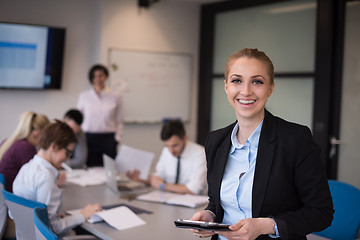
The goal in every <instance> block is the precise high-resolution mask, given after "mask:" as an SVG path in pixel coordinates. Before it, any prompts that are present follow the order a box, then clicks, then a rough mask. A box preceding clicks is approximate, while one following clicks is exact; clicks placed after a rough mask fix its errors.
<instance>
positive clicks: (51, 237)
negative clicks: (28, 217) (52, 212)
mask: <svg viewBox="0 0 360 240" xmlns="http://www.w3.org/2000/svg"><path fill="white" fill-rule="evenodd" d="M33 214H34V223H35V236H36V240H58V237H57V236H56V235H55V233H53V232H52V231H51V229H50V225H49V224H48V223H47V222H48V212H47V210H46V209H45V208H39V207H36V208H34V209H33Z"/></svg>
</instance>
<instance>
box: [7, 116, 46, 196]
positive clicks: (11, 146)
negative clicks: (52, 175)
mask: <svg viewBox="0 0 360 240" xmlns="http://www.w3.org/2000/svg"><path fill="white" fill-rule="evenodd" d="M48 123H49V119H48V118H47V117H46V116H45V115H42V114H36V113H34V112H31V111H27V112H24V113H23V114H22V115H21V117H20V121H19V123H18V125H17V127H16V130H15V131H14V133H13V134H12V135H11V136H10V137H9V138H7V139H6V140H4V141H3V143H2V144H1V146H0V173H2V174H3V175H4V177H5V189H6V190H7V191H9V192H12V184H13V181H14V179H15V177H16V175H17V173H18V172H19V170H20V168H21V167H22V165H24V164H25V163H27V162H29V161H30V159H32V158H33V157H34V155H35V154H36V152H37V150H36V145H37V144H38V142H39V137H40V132H41V130H42V129H43V128H44V127H45V126H46V125H47V124H48Z"/></svg>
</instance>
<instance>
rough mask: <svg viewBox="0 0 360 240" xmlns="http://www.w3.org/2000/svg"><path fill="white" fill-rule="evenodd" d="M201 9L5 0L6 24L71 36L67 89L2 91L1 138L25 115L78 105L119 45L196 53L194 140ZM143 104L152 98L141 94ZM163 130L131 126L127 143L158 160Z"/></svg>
mask: <svg viewBox="0 0 360 240" xmlns="http://www.w3.org/2000/svg"><path fill="white" fill-rule="evenodd" d="M199 9H200V7H199V4H196V3H188V2H184V3H181V2H176V1H164V2H159V3H156V4H154V5H153V6H151V7H150V8H149V9H141V10H140V9H138V7H137V1H134V0H121V1H118V0H107V1H105V0H103V1H101V0H76V1H72V0H62V1H46V0H32V1H26V0H15V1H10V0H6V1H2V3H1V8H0V20H1V21H10V22H23V23H30V24H43V25H51V26H59V27H65V28H66V29H67V33H66V49H65V59H64V70H63V86H62V89H61V90H51V91H25V90H0V110H1V113H2V114H1V117H0V139H3V138H5V137H6V136H8V135H9V134H11V132H12V131H13V130H14V128H15V127H16V124H17V121H18V118H19V116H20V114H21V113H22V112H23V111H26V110H34V111H36V112H39V113H44V114H46V115H48V116H49V117H50V118H52V119H53V118H61V117H62V114H63V113H64V112H65V111H66V110H67V109H68V108H70V107H75V106H76V102H77V98H78V95H79V93H80V92H81V91H83V90H85V89H88V88H89V87H90V84H89V83H88V81H87V71H88V68H89V67H90V66H91V65H92V64H93V63H96V62H101V63H104V64H107V60H108V59H107V53H108V49H109V48H110V47H117V48H129V49H136V50H152V51H164V52H185V53H190V54H192V55H193V60H194V61H193V62H194V66H193V69H194V71H193V82H192V88H191V89H192V93H191V96H192V99H191V103H192V104H191V120H190V121H189V123H187V124H186V126H185V127H186V130H187V132H188V134H189V137H190V139H191V140H194V139H195V138H196V119H197V117H196V112H197V109H196V106H197V104H196V102H197V75H198V73H197V68H198V66H197V62H198V59H197V58H198V55H197V54H198V45H199V44H198V41H199V16H200V11H199ZM139 101H146V99H142V98H141V96H139ZM179 101H181V100H179ZM153 107H156V106H149V108H153ZM160 128H161V124H160V123H156V124H142V125H140V124H139V125H137V124H126V125H125V129H124V131H125V133H124V140H123V142H124V143H125V144H128V145H130V146H134V147H139V148H142V149H144V150H148V151H152V152H155V153H156V158H157V157H158V155H159V153H160V151H161V148H162V143H161V141H160V139H159V131H160Z"/></svg>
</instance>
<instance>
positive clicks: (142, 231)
mask: <svg viewBox="0 0 360 240" xmlns="http://www.w3.org/2000/svg"><path fill="white" fill-rule="evenodd" d="M63 189H64V192H63V209H64V210H73V209H79V208H83V207H84V206H85V205H86V204H90V203H99V204H101V205H103V206H106V205H114V204H125V205H129V206H132V207H136V208H140V209H143V210H147V211H150V212H152V213H141V214H139V215H138V216H139V217H140V218H141V219H143V220H144V221H145V222H146V224H145V225H141V226H137V227H133V228H130V229H126V230H121V231H119V230H117V229H115V228H113V227H112V226H110V225H109V224H107V223H106V222H99V223H89V222H85V223H83V224H82V225H81V227H82V228H84V229H85V230H87V231H89V232H90V233H92V234H94V235H95V236H97V237H99V238H101V239H122V240H127V239H129V240H130V239H131V240H137V239H157V240H168V239H172V240H180V239H199V238H198V237H196V236H194V235H193V234H192V233H191V232H189V231H188V230H185V229H179V228H176V227H175V225H174V220H176V219H179V218H180V219H190V218H191V217H192V215H193V214H194V213H195V212H197V211H199V210H201V209H203V208H204V207H205V205H204V206H201V207H199V208H188V207H182V206H174V205H167V204H161V203H152V202H145V201H139V200H135V199H133V200H129V199H125V198H120V196H119V194H118V193H116V192H115V191H113V190H111V189H110V188H109V187H107V185H106V184H101V185H93V186H86V187H81V186H79V185H75V184H72V183H65V184H64V185H63ZM119 217H121V216H119Z"/></svg>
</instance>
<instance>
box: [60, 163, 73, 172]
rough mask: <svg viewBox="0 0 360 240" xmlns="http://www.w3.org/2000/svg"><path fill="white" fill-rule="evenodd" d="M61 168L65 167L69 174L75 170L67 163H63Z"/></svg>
mask: <svg viewBox="0 0 360 240" xmlns="http://www.w3.org/2000/svg"><path fill="white" fill-rule="evenodd" d="M61 167H63V168H64V169H65V171H67V172H72V171H73V169H72V168H71V167H69V166H68V165H67V164H66V163H61Z"/></svg>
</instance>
